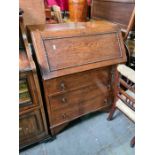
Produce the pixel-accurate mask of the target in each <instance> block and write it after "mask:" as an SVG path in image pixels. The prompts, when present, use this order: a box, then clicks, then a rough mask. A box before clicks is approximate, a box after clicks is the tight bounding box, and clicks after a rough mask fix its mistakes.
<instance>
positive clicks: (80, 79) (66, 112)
mask: <svg viewBox="0 0 155 155" xmlns="http://www.w3.org/2000/svg"><path fill="white" fill-rule="evenodd" d="M28 30H29V32H30V33H31V39H32V43H33V46H34V51H35V57H36V63H37V64H38V66H39V71H40V73H41V83H42V84H43V88H44V96H45V100H46V107H47V110H48V117H49V124H50V127H49V128H50V129H51V133H52V134H53V135H54V134H57V133H58V132H59V131H60V130H62V129H63V128H64V127H65V126H66V125H67V124H68V123H69V122H70V121H72V120H74V119H76V118H79V117H81V116H83V115H86V114H88V113H91V112H94V111H98V110H106V109H108V108H110V107H111V104H112V102H113V69H114V68H115V66H116V65H117V64H118V63H123V62H125V61H126V55H125V49H124V45H123V39H122V36H121V32H120V29H119V27H118V26H117V25H115V24H112V23H110V22H105V21H102V22H99V21H98V22H95V21H94V22H93V21H92V22H86V23H67V24H54V25H38V26H29V27H28Z"/></svg>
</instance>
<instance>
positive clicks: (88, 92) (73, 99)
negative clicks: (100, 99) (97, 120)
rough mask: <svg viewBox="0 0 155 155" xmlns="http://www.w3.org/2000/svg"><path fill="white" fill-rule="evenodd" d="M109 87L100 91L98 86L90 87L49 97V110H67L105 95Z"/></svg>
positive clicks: (104, 87)
mask: <svg viewBox="0 0 155 155" xmlns="http://www.w3.org/2000/svg"><path fill="white" fill-rule="evenodd" d="M108 89H109V87H107V86H103V87H102V89H100V87H98V85H90V86H87V87H84V88H82V89H78V90H75V91H71V92H67V93H64V94H62V95H56V96H50V97H49V103H50V107H51V110H52V111H54V110H58V109H63V108H69V107H70V106H72V105H74V104H78V103H80V102H85V101H87V100H90V99H93V98H94V97H97V96H100V95H103V94H107V93H108Z"/></svg>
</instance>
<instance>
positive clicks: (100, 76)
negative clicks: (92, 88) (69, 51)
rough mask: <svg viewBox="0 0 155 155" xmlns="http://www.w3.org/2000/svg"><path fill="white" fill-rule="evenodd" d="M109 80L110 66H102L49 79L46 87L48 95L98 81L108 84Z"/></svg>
mask: <svg viewBox="0 0 155 155" xmlns="http://www.w3.org/2000/svg"><path fill="white" fill-rule="evenodd" d="M109 80H110V68H104V69H103V68H101V69H95V70H90V71H86V72H81V73H77V74H72V75H67V76H63V77H59V78H55V79H51V80H47V81H46V82H45V85H44V87H45V90H46V93H47V95H49V94H50V95H51V94H55V93H59V92H65V91H68V90H74V89H78V88H80V87H84V86H88V85H92V84H97V83H101V84H106V85H107V84H109V83H110V81H109Z"/></svg>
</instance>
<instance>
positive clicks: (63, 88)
mask: <svg viewBox="0 0 155 155" xmlns="http://www.w3.org/2000/svg"><path fill="white" fill-rule="evenodd" d="M60 88H61V90H62V91H64V90H65V88H66V87H65V84H64V83H63V82H61V84H60Z"/></svg>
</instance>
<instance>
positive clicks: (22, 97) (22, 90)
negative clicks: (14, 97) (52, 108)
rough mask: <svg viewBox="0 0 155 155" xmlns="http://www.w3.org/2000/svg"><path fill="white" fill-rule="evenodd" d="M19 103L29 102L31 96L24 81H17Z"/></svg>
mask: <svg viewBox="0 0 155 155" xmlns="http://www.w3.org/2000/svg"><path fill="white" fill-rule="evenodd" d="M19 102H20V104H24V103H28V102H31V96H30V93H29V90H28V84H27V80H26V79H22V80H20V81H19Z"/></svg>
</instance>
